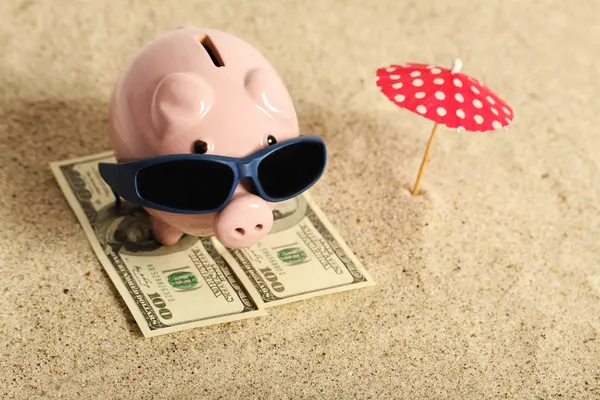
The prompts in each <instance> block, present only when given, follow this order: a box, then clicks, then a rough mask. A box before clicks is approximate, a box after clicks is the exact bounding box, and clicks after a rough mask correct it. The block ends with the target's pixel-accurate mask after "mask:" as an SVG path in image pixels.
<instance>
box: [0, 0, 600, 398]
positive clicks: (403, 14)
mask: <svg viewBox="0 0 600 400" xmlns="http://www.w3.org/2000/svg"><path fill="white" fill-rule="evenodd" d="M598 15H600V2H596V1H585V2H580V3H578V4H577V5H575V4H574V3H573V4H572V5H568V4H567V2H557V1H549V0H548V1H541V0H535V1H527V2H524V1H517V0H505V1H502V2H500V1H494V2H492V1H490V2H473V1H467V0H456V1H452V2H442V1H393V0H382V1H378V2H373V3H367V2H365V1H360V2H359V1H353V0H320V1H312V0H311V1H302V2H300V1H292V0H280V1H265V2H249V1H241V0H240V1H177V2H173V3H168V2H162V1H157V0H152V1H141V0H139V1H133V0H130V1H116V0H114V1H95V2H93V3H92V2H82V1H81V2H80V1H77V2H75V1H72V2H67V1H62V2H61V1H53V0H39V1H15V0H8V1H4V2H2V3H1V4H0V22H1V23H0V274H1V277H2V278H1V279H0V310H2V314H1V315H2V317H1V318H0V398H2V399H55V398H64V399H92V398H94V399H95V398H102V399H109V398H110V399H167V398H168V399H241V398H248V399H255V398H256V399H258V398H260V399H283V398H286V399H288V398H289V399H301V398H322V399H350V398H352V399H354V398H356V399H368V398H370V399H404V398H406V399H434V398H435V399H441V398H450V399H483V398H490V399H493V398H513V399H517V398H518V399H550V398H558V397H560V398H567V399H572V398H576V399H598V398H600V336H599V333H598V332H599V331H600V264H599V259H600V248H599V243H600V208H599V206H600V174H599V164H600V156H599V154H600V135H598V122H600V121H599V117H598V111H599V109H600V62H599V60H600V23H599V22H598ZM186 24H192V25H196V26H199V27H210V28H215V29H220V30H225V31H228V32H231V33H233V34H235V35H237V36H239V37H241V38H243V39H244V40H247V41H248V42H250V43H251V44H253V45H254V46H255V47H256V48H258V49H259V50H260V51H261V52H262V53H263V54H264V55H265V56H266V57H267V58H268V59H269V60H270V61H271V63H272V64H273V66H274V67H275V68H276V69H277V71H278V72H279V73H280V75H281V77H282V79H283V80H284V81H285V82H286V84H287V86H288V88H289V91H290V93H291V96H292V98H293V99H294V102H295V105H296V107H297V112H298V116H299V119H300V126H301V129H302V132H303V133H304V134H318V135H322V137H323V138H324V139H325V141H326V142H327V145H328V148H329V163H328V167H327V171H326V173H325V175H324V176H323V178H322V179H321V180H320V181H319V182H318V184H317V185H316V186H315V187H314V188H313V189H311V193H312V195H313V197H314V198H315V200H316V201H317V202H318V204H319V205H320V207H321V208H322V209H323V211H324V212H325V213H326V214H327V216H328V217H329V218H330V220H331V222H332V223H333V224H334V225H335V226H336V228H337V229H338V230H339V232H340V233H341V235H342V236H343V237H344V239H345V240H346V241H347V243H348V245H349V246H350V247H351V248H352V249H353V250H354V252H355V253H356V255H357V257H358V258H359V259H360V260H361V262H362V263H363V264H364V265H365V267H366V268H367V269H368V271H369V273H370V274H371V275H372V276H373V278H374V280H375V281H376V282H377V286H375V287H372V288H365V289H360V290H356V291H350V292H345V293H340V294H334V295H329V296H324V297H317V298H314V299H310V300H307V301H303V302H298V303H293V304H289V305H285V306H281V307H277V308H274V309H270V310H269V315H268V316H266V317H260V318H254V319H249V320H244V321H240V322H234V323H231V324H230V325H215V326H210V327H206V328H198V329H193V330H189V331H184V332H180V333H175V334H171V335H165V336H160V337H156V338H151V339H145V338H144V337H143V336H142V335H141V333H140V331H139V329H138V327H137V324H136V323H135V321H134V320H133V318H132V316H131V314H130V312H129V311H128V309H127V307H126V305H125V303H124V302H123V300H122V299H121V297H120V295H119V293H118V292H117V291H116V289H115V288H114V286H113V284H112V283H111V280H110V278H109V277H108V275H107V274H106V273H105V272H104V270H103V268H102V265H101V264H100V262H99V261H98V259H97V257H96V255H95V254H94V253H93V251H92V248H91V247H90V245H89V242H88V240H87V238H86V237H85V234H84V232H83V229H82V228H81V226H80V224H79V223H78V221H77V219H76V217H75V215H74V213H73V212H72V210H71V208H70V206H69V204H68V203H67V201H66V200H65V198H64V196H63V194H62V192H61V190H60V188H59V186H58V185H57V183H56V180H55V179H54V177H53V176H52V173H51V171H50V168H49V166H48V164H49V163H50V162H53V161H59V160H64V159H69V158H75V157H81V156H86V155H91V154H95V153H99V152H103V151H106V150H109V149H110V147H109V142H108V138H107V136H106V133H105V132H106V123H107V116H106V115H107V107H108V100H109V96H110V93H111V90H112V88H113V85H114V83H115V81H116V79H117V78H118V76H119V73H120V71H121V68H122V67H123V66H124V65H125V63H126V61H127V59H128V58H129V57H130V56H131V55H133V54H134V53H135V52H136V51H137V50H138V49H139V48H140V47H141V46H142V45H144V44H145V43H147V42H148V41H150V40H152V39H153V38H154V37H155V36H157V35H159V34H161V33H164V32H167V31H170V30H171V29H173V28H175V27H177V26H180V25H186ZM457 57H458V58H460V59H461V60H462V61H463V64H464V65H463V68H462V72H464V73H466V74H469V75H471V76H474V77H475V78H477V79H480V80H481V81H482V82H483V83H484V84H486V85H487V86H488V87H490V88H491V89H492V90H493V91H494V92H495V93H496V94H498V96H500V97H501V98H503V99H505V100H506V101H508V103H509V104H510V105H511V106H512V107H513V108H514V111H515V120H514V122H513V124H512V125H511V126H510V128H509V129H508V130H507V131H505V130H503V129H500V130H498V131H494V132H487V133H469V132H460V133H459V132H456V130H454V129H448V128H445V127H443V126H440V128H439V129H438V132H437V136H436V140H435V142H434V143H433V148H432V152H431V157H430V160H429V163H428V165H427V167H426V169H425V174H424V176H423V180H422V183H421V188H422V190H423V192H422V194H421V195H420V196H416V197H413V196H411V194H410V189H411V188H412V185H413V184H414V181H415V178H416V175H417V172H418V169H419V166H420V163H421V159H422V156H423V152H424V150H425V146H426V144H427V140H428V137H429V132H430V131H431V128H432V122H431V121H428V120H426V119H424V118H421V117H420V116H418V115H416V114H414V113H410V112H408V111H405V110H401V109H400V108H398V107H397V106H395V105H394V104H392V103H391V102H390V101H389V100H387V99H386V98H385V96H383V95H382V94H381V93H380V92H379V89H378V88H377V87H376V85H375V71H376V70H377V68H379V67H382V66H386V65H388V64H391V63H404V62H422V63H430V64H436V65H440V66H445V67H450V66H451V65H452V62H453V61H454V59H455V58H457Z"/></svg>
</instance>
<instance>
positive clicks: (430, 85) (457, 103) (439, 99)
mask: <svg viewBox="0 0 600 400" xmlns="http://www.w3.org/2000/svg"><path fill="white" fill-rule="evenodd" d="M461 67H462V63H461V61H460V60H456V61H455V62H454V65H453V66H452V69H447V68H441V67H436V66H432V65H426V64H417V63H407V64H403V65H390V66H388V67H385V68H380V69H378V70H377V86H378V87H379V89H380V90H381V92H382V93H383V94H384V95H386V96H387V98H388V99H390V100H391V101H392V102H393V103H394V104H396V105H398V106H399V107H402V108H405V109H407V110H409V111H412V112H414V113H416V114H418V115H421V116H423V117H425V118H428V119H430V120H432V121H434V123H435V124H434V126H433V129H432V131H431V137H430V138H429V143H428V144H427V149H426V150H425V155H424V157H423V162H422V163H421V168H420V170H419V175H418V177H417V181H416V183H415V186H414V189H413V195H416V194H417V192H418V190H419V183H420V181H421V176H422V175H423V170H424V168H425V164H426V163H427V158H428V157H429V151H430V149H431V144H432V142H433V138H434V137H435V132H436V130H437V127H438V124H443V125H445V126H447V127H449V128H456V129H457V130H459V131H461V130H462V131H471V132H485V131H490V130H495V129H499V128H505V129H506V127H507V126H508V125H509V124H510V123H511V122H512V120H513V110H512V108H511V107H510V106H509V105H508V104H507V103H506V102H505V101H504V100H502V99H500V98H499V97H498V96H497V95H495V94H494V93H493V92H492V91H491V90H490V89H488V88H487V87H485V86H484V85H483V84H482V83H481V82H480V81H479V80H477V79H475V78H472V77H470V76H467V75H465V74H462V73H460V72H459V70H460V68H461Z"/></svg>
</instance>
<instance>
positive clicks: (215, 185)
mask: <svg viewBox="0 0 600 400" xmlns="http://www.w3.org/2000/svg"><path fill="white" fill-rule="evenodd" d="M233 178H234V175H233V171H232V169H231V168H229V167H228V166H226V165H224V164H220V163H217V162H212V161H199V160H178V161H169V162H164V163H161V164H155V165H151V166H149V167H146V168H144V169H142V170H140V171H139V172H138V173H137V178H136V181H137V189H138V193H139V194H140V196H141V197H143V198H144V199H146V200H147V201H150V202H153V203H156V204H159V205H161V206H164V207H170V208H175V209H179V210H187V211H206V210H212V209H215V208H217V207H219V206H220V205H221V204H223V202H224V201H225V200H226V199H227V195H228V194H229V191H230V190H231V186H232V185H233Z"/></svg>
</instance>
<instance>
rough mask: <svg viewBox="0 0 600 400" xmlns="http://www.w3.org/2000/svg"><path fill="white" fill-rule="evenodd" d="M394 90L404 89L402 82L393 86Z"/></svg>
mask: <svg viewBox="0 0 600 400" xmlns="http://www.w3.org/2000/svg"><path fill="white" fill-rule="evenodd" d="M392 87H393V88H394V89H400V88H401V87H402V82H396V83H394V84H393V85H392Z"/></svg>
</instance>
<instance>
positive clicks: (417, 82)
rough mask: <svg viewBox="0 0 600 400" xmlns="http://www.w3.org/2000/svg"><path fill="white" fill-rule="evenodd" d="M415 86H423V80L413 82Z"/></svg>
mask: <svg viewBox="0 0 600 400" xmlns="http://www.w3.org/2000/svg"><path fill="white" fill-rule="evenodd" d="M413 85H415V86H423V80H422V79H415V80H414V81H413Z"/></svg>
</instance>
